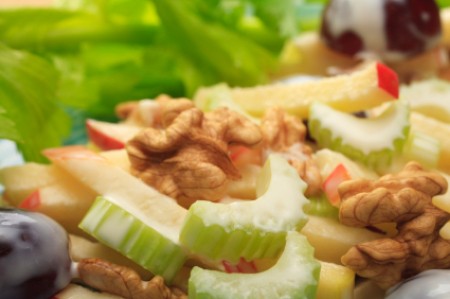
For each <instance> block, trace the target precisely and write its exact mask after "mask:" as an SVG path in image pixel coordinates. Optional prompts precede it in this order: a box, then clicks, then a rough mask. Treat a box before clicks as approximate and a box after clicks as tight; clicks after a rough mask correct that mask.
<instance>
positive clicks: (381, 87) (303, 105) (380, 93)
mask: <svg viewBox="0 0 450 299" xmlns="http://www.w3.org/2000/svg"><path fill="white" fill-rule="evenodd" d="M230 94H231V97H232V100H233V101H234V102H235V103H236V104H238V105H239V106H241V107H242V108H243V109H244V110H245V111H247V112H248V113H250V114H252V115H255V116H262V115H264V113H265V111H266V110H267V108H268V107H274V106H278V107H281V108H283V109H285V110H286V111H287V112H289V113H291V114H293V115H296V116H298V117H300V118H302V119H306V118H308V115H309V107H310V105H311V104H312V103H313V102H322V103H324V104H327V105H328V106H330V107H333V108H334V109H337V110H340V111H343V112H357V111H361V110H366V109H370V108H373V107H376V106H378V105H380V104H382V103H384V102H387V101H392V100H395V99H397V98H398V96H399V80H398V76H397V74H396V73H395V72H394V71H393V70H392V69H390V68H389V67H387V66H386V65H384V64H381V63H379V62H370V63H367V64H364V65H362V66H361V67H360V68H358V69H357V70H355V71H353V72H351V73H345V74H340V75H337V76H334V77H327V78H321V79H318V80H314V81H308V82H301V83H296V84H272V85H263V86H257V87H244V88H232V89H231V90H230ZM207 95H208V92H207V91H204V92H203V94H202V96H207Z"/></svg>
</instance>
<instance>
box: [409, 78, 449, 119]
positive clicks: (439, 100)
mask: <svg viewBox="0 0 450 299" xmlns="http://www.w3.org/2000/svg"><path fill="white" fill-rule="evenodd" d="M401 95H402V96H401V97H402V99H404V100H406V101H408V103H409V105H410V107H411V110H412V111H416V112H419V113H422V114H424V115H426V116H429V117H432V118H435V119H437V120H439V121H442V122H445V123H450V101H449V100H448V99H450V82H448V81H445V80H440V79H435V78H434V79H429V80H425V81H419V82H414V83H412V84H411V85H404V86H402V88H401Z"/></svg>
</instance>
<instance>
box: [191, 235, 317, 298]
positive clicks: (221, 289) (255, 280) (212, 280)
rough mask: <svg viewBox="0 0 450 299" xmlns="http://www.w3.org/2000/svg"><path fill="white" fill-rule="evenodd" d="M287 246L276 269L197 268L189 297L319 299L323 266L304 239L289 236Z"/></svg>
mask: <svg viewBox="0 0 450 299" xmlns="http://www.w3.org/2000/svg"><path fill="white" fill-rule="evenodd" d="M285 243H286V246H285V248H284V251H283V253H282V254H281V256H280V258H279V259H278V261H277V262H276V264H275V265H274V266H272V267H271V268H269V269H268V270H266V271H263V272H259V273H254V274H248V273H225V272H220V271H214V270H205V269H202V268H199V267H194V269H193V270H192V272H191V277H190V279H189V298H193V299H196V298H216V299H222V298H223V299H225V298H234V299H239V298H305V299H313V298H316V291H317V282H318V280H319V273H320V263H319V262H318V261H317V260H315V259H314V257H313V252H314V250H313V248H312V247H311V245H309V244H308V241H307V240H306V238H305V236H303V235H301V234H299V233H298V232H295V231H290V232H288V233H287V235H286V241H285Z"/></svg>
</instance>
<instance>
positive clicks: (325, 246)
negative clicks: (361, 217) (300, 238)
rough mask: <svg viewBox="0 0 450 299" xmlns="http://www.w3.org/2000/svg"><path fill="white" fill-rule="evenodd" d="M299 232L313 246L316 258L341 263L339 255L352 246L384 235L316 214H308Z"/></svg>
mask: <svg viewBox="0 0 450 299" xmlns="http://www.w3.org/2000/svg"><path fill="white" fill-rule="evenodd" d="M301 233H302V234H304V235H305V236H306V237H307V238H308V241H309V243H310V244H311V245H312V246H313V247H314V253H315V256H316V258H317V259H320V260H321V261H325V262H330V263H335V264H341V256H343V255H344V254H345V253H346V252H347V251H348V250H349V249H350V248H351V247H352V246H354V245H356V244H359V243H362V242H365V241H370V240H375V239H379V238H382V237H386V236H385V235H383V234H379V233H375V232H372V231H369V230H367V229H363V228H357V227H350V226H345V225H343V224H341V223H340V222H339V221H338V220H336V219H331V218H325V217H317V216H309V220H308V222H307V223H306V225H305V226H304V227H303V229H302V230H301Z"/></svg>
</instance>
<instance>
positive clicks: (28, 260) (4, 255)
mask: <svg viewBox="0 0 450 299" xmlns="http://www.w3.org/2000/svg"><path fill="white" fill-rule="evenodd" d="M68 246H69V245H68V236H67V234H66V232H65V231H64V229H63V228H62V227H61V226H59V224H57V223H56V222H55V221H53V220H52V219H50V218H49V217H47V216H45V215H43V214H39V213H35V212H29V211H22V210H17V209H7V208H0V290H1V291H0V299H11V298H14V299H22V298H23V299H29V298H33V299H41V298H42V299H48V298H51V296H52V295H54V294H55V293H57V292H58V291H59V290H61V289H62V288H64V287H65V286H66V285H67V284H68V283H69V282H70V280H71V278H72V277H71V265H72V262H71V259H70V256H69V250H68Z"/></svg>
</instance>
